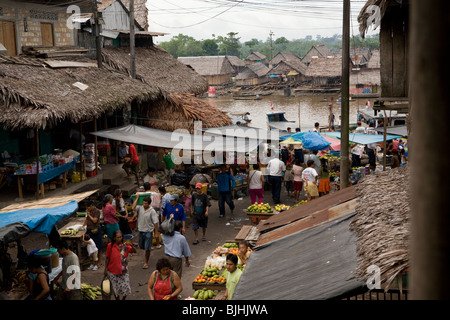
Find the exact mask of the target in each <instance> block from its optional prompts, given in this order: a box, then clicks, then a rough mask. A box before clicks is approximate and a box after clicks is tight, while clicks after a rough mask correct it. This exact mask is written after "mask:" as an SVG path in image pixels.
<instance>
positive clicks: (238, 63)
mask: <svg viewBox="0 0 450 320" xmlns="http://www.w3.org/2000/svg"><path fill="white" fill-rule="evenodd" d="M225 57H226V58H227V59H228V61H230V63H231V65H232V66H233V67H245V62H244V61H242V60H241V59H239V58H238V57H236V56H225Z"/></svg>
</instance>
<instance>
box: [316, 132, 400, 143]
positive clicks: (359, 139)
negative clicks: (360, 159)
mask: <svg viewBox="0 0 450 320" xmlns="http://www.w3.org/2000/svg"><path fill="white" fill-rule="evenodd" d="M323 135H326V136H329V137H332V138H337V139H341V133H340V132H337V131H336V132H324V133H323ZM401 137H402V136H399V135H391V134H388V135H386V141H390V140H394V139H399V138H401ZM349 141H350V142H352V143H359V144H370V143H379V142H383V141H384V138H383V135H382V134H364V133H349Z"/></svg>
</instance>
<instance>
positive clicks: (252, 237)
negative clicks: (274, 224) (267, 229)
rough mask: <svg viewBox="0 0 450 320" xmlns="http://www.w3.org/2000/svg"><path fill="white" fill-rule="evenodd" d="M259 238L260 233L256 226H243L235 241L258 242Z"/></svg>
mask: <svg viewBox="0 0 450 320" xmlns="http://www.w3.org/2000/svg"><path fill="white" fill-rule="evenodd" d="M258 237H259V231H258V228H257V227H256V226H252V225H243V226H242V228H241V230H240V231H239V232H238V234H237V235H236V237H235V238H234V240H235V241H236V242H239V241H241V240H245V241H257V240H258Z"/></svg>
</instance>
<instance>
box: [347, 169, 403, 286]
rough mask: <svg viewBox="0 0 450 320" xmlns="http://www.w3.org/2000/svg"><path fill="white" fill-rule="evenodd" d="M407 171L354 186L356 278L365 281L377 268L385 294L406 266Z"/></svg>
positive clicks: (375, 176) (378, 175)
mask: <svg viewBox="0 0 450 320" xmlns="http://www.w3.org/2000/svg"><path fill="white" fill-rule="evenodd" d="M409 170H410V169H409V167H408V166H403V167H400V168H396V169H392V170H388V171H384V172H378V173H375V174H373V175H370V176H366V177H365V178H363V179H362V180H360V181H359V182H358V184H357V194H358V204H357V207H356V212H357V214H356V215H355V217H354V219H353V221H352V223H351V224H350V229H351V230H353V231H354V232H355V234H356V235H357V238H358V241H357V255H358V268H357V270H356V276H357V277H359V278H360V279H364V280H365V281H366V280H367V279H368V277H369V276H370V275H371V274H370V273H368V272H367V268H368V267H369V266H371V265H376V266H378V267H379V268H380V271H381V280H382V284H383V286H384V288H385V290H388V289H389V287H390V286H391V284H392V283H393V281H394V279H395V277H396V276H397V275H399V273H400V272H402V271H404V270H405V269H406V268H408V266H409V254H408V241H409V234H410V206H409V203H410V193H409V173H410V171H409Z"/></svg>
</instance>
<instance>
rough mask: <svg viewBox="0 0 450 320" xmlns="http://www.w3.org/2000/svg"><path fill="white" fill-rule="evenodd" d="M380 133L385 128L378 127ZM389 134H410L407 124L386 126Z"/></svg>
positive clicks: (403, 135) (404, 135)
mask: <svg viewBox="0 0 450 320" xmlns="http://www.w3.org/2000/svg"><path fill="white" fill-rule="evenodd" d="M376 130H377V131H378V132H379V133H381V134H383V132H384V128H377V129H376ZM386 132H387V134H395V135H400V136H402V137H407V136H408V129H407V127H406V126H392V127H386Z"/></svg>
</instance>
